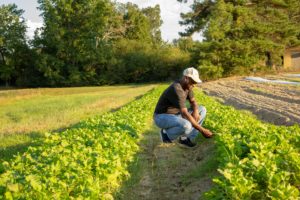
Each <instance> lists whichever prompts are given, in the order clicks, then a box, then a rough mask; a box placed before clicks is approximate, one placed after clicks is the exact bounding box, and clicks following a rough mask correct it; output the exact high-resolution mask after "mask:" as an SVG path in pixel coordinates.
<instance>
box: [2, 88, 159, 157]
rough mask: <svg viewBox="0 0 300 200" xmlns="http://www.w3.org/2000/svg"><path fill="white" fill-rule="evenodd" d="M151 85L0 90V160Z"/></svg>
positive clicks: (128, 98)
mask: <svg viewBox="0 0 300 200" xmlns="http://www.w3.org/2000/svg"><path fill="white" fill-rule="evenodd" d="M153 87H154V85H125V86H105V87H77V88H51V89H50V88H45V89H21V90H0V141H1V143H0V160H1V159H2V160H9V159H10V158H12V156H13V155H15V154H16V153H17V152H23V151H25V150H26V148H27V147H28V146H29V145H34V143H33V141H34V140H35V139H37V138H40V137H42V133H43V132H46V131H55V130H61V129H64V128H67V127H70V126H72V125H74V124H76V123H77V122H79V121H80V120H82V119H85V118H88V117H91V116H94V115H99V114H101V113H103V112H107V111H111V110H114V109H117V108H119V107H120V106H122V105H124V104H126V103H128V102H130V101H132V100H134V99H135V98H138V97H139V96H140V95H143V94H144V93H145V92H146V91H148V90H150V89H152V88H153Z"/></svg>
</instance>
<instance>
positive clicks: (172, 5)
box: [0, 0, 201, 42]
mask: <svg viewBox="0 0 300 200" xmlns="http://www.w3.org/2000/svg"><path fill="white" fill-rule="evenodd" d="M117 2H121V3H126V2H132V3H134V4H137V5H138V6H139V7H140V8H144V7H148V6H152V7H153V6H155V5H156V4H159V5H160V9H161V17H162V20H163V24H162V26H161V33H162V38H163V40H165V41H170V42H171V41H172V40H173V39H175V38H179V34H178V33H179V32H180V31H184V27H181V26H180V25H179V21H180V20H181V18H180V13H181V12H184V13H185V12H187V11H189V10H190V8H189V5H187V4H184V3H179V2H178V1H177V0H117ZM9 3H15V4H16V5H17V6H18V8H19V9H23V10H24V11H25V13H24V18H25V19H26V20H27V26H28V29H27V31H28V32H27V35H28V36H29V37H30V38H32V37H33V34H34V30H35V29H36V28H38V27H40V26H42V23H43V19H42V18H41V17H40V16H39V14H40V11H39V10H37V7H38V3H37V0H0V5H2V4H9ZM193 38H194V39H196V40H200V39H201V37H200V34H197V35H194V36H193Z"/></svg>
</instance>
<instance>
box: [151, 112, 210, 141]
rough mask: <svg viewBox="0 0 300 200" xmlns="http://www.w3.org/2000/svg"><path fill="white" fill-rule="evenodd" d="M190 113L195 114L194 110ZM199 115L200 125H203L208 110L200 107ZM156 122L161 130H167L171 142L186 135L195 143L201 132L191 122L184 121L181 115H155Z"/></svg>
mask: <svg viewBox="0 0 300 200" xmlns="http://www.w3.org/2000/svg"><path fill="white" fill-rule="evenodd" d="M188 111H189V113H192V112H193V110H192V109H189V110H188ZM199 115H200V121H199V122H198V123H199V124H200V125H202V123H203V122H204V119H205V117H206V108H205V107H204V106H199ZM154 122H155V124H156V126H158V127H159V128H162V129H165V131H166V133H167V135H168V137H169V138H170V139H171V140H175V139H176V138H177V137H179V136H181V135H184V136H187V137H188V138H190V140H192V141H193V140H194V139H195V138H196V136H197V135H198V134H199V131H198V130H197V129H195V128H194V127H193V126H192V124H191V122H190V121H188V120H187V119H184V118H183V117H182V116H181V114H176V115H174V114H155V115H154Z"/></svg>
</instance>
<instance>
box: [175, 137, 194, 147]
mask: <svg viewBox="0 0 300 200" xmlns="http://www.w3.org/2000/svg"><path fill="white" fill-rule="evenodd" d="M178 143H179V144H181V145H183V146H186V147H190V148H191V147H195V146H196V144H195V143H193V142H192V141H191V140H190V138H188V137H179V140H178Z"/></svg>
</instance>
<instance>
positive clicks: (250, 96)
mask: <svg viewBox="0 0 300 200" xmlns="http://www.w3.org/2000/svg"><path fill="white" fill-rule="evenodd" d="M201 87H202V89H203V91H204V92H205V93H206V94H208V95H210V96H215V97H217V98H219V100H221V101H222V102H223V103H225V104H227V105H232V106H234V107H235V108H237V109H246V110H249V111H251V112H252V113H254V114H255V115H257V117H258V118H259V119H261V120H263V121H266V122H270V123H274V124H276V125H293V124H295V123H298V124H300V87H299V86H292V85H280V84H267V83H257V82H253V81H248V80H245V79H244V78H228V79H221V80H218V81H212V82H207V83H204V84H203V85H202V86H201Z"/></svg>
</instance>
